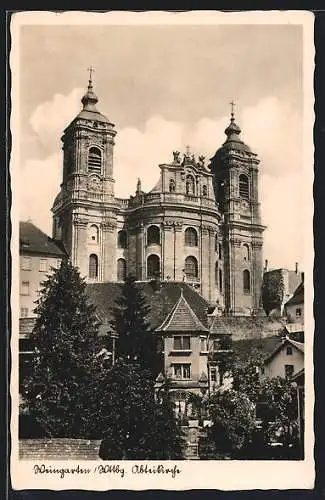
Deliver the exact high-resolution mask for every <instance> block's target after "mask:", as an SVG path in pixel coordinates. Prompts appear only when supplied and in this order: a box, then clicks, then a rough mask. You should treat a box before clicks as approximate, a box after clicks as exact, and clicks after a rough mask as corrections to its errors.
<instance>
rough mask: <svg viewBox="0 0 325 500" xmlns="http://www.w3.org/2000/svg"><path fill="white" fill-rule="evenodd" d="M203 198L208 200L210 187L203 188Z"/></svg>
mask: <svg viewBox="0 0 325 500" xmlns="http://www.w3.org/2000/svg"><path fill="white" fill-rule="evenodd" d="M202 196H203V197H204V198H206V197H207V196H208V187H207V186H206V185H205V184H204V186H203V187H202Z"/></svg>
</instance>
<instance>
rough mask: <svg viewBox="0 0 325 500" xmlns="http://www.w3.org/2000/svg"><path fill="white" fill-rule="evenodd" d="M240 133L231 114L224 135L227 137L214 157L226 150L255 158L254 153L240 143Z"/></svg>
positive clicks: (242, 142)
mask: <svg viewBox="0 0 325 500" xmlns="http://www.w3.org/2000/svg"><path fill="white" fill-rule="evenodd" d="M240 133H241V129H240V127H239V126H238V125H237V123H236V122H235V117H234V113H231V119H230V124H229V125H228V127H227V128H226V129H225V134H226V136H227V139H226V141H225V142H224V143H223V145H222V146H221V148H219V149H218V150H217V151H216V153H215V155H214V157H215V156H217V155H218V154H219V153H222V152H225V151H228V150H235V151H239V152H244V153H248V154H251V155H253V156H256V155H255V153H252V151H251V149H250V147H249V146H248V145H247V144H245V143H244V141H242V139H241V137H240ZM214 157H213V158H214ZM213 158H211V160H213Z"/></svg>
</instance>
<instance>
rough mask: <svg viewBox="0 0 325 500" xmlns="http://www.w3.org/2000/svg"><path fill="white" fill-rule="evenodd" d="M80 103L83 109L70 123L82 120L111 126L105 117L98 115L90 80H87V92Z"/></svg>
mask: <svg viewBox="0 0 325 500" xmlns="http://www.w3.org/2000/svg"><path fill="white" fill-rule="evenodd" d="M81 102H82V105H83V109H82V110H81V111H80V113H78V114H77V116H76V117H75V118H74V119H73V120H72V122H71V123H73V122H75V121H76V120H78V119H80V118H81V119H84V120H95V121H97V122H101V123H109V124H111V125H112V123H111V122H110V120H109V119H108V118H107V117H106V116H105V115H103V114H102V113H100V112H99V111H98V109H97V108H96V104H97V102H98V97H97V95H96V94H95V92H94V90H93V83H92V80H91V79H90V80H89V83H88V88H87V91H86V93H85V95H84V96H83V97H82V99H81ZM70 125H71V124H70Z"/></svg>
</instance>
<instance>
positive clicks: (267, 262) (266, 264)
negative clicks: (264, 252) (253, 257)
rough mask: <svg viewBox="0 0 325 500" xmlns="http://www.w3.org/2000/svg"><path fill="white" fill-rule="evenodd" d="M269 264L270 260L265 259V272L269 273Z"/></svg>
mask: <svg viewBox="0 0 325 500" xmlns="http://www.w3.org/2000/svg"><path fill="white" fill-rule="evenodd" d="M268 266H269V261H268V260H267V259H265V264H264V272H265V273H267V269H268Z"/></svg>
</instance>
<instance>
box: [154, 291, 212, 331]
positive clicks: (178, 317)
mask: <svg viewBox="0 0 325 500" xmlns="http://www.w3.org/2000/svg"><path fill="white" fill-rule="evenodd" d="M156 330H157V331H164V332H167V331H170V332H184V331H185V332H207V331H208V328H206V327H205V326H203V325H202V323H201V321H200V320H199V318H198V317H197V316H196V314H195V313H194V312H193V310H192V308H191V307H190V305H189V303H188V302H187V301H186V299H185V298H184V295H183V291H182V289H180V297H179V299H178V301H177V302H176V304H175V305H174V307H173V308H172V310H171V311H170V313H169V314H168V315H167V316H166V318H165V319H164V321H163V322H162V324H161V325H160V326H159V327H158V328H157V329H156Z"/></svg>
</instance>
